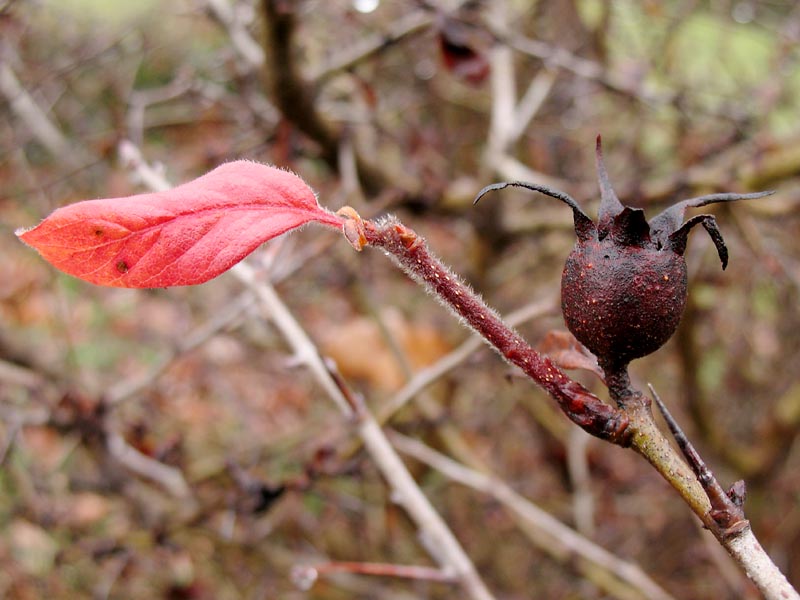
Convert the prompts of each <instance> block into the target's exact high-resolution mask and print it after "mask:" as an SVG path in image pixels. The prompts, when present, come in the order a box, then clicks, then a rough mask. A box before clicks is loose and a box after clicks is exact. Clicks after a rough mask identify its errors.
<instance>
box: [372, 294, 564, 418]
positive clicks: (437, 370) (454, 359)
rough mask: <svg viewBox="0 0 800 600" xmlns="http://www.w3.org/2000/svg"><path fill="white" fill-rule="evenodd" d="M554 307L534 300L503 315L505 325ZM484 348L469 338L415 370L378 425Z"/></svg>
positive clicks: (546, 301)
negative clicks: (429, 363)
mask: <svg viewBox="0 0 800 600" xmlns="http://www.w3.org/2000/svg"><path fill="white" fill-rule="evenodd" d="M554 308H555V299H553V298H545V299H543V300H538V301H536V302H532V303H531V304H529V305H527V306H523V307H522V308H520V309H518V310H515V311H513V312H511V313H509V314H508V315H507V316H506V322H507V323H509V324H510V325H511V326H512V327H516V326H518V325H521V324H522V323H524V322H526V321H530V320H532V319H536V318H538V317H541V316H543V315H545V314H547V313H548V312H550V311H552V310H554ZM485 345H486V342H485V341H484V339H483V338H482V337H480V336H479V335H473V336H471V337H469V338H468V339H467V340H466V341H464V342H462V343H461V345H460V346H458V348H456V349H455V350H453V351H451V352H450V353H449V354H447V355H445V356H443V357H442V358H440V359H439V360H438V361H437V362H436V363H435V364H433V365H431V366H429V367H426V368H424V369H420V370H419V371H417V372H416V373H415V374H414V376H413V377H412V378H411V379H409V380H408V381H407V382H406V384H405V385H404V386H403V387H402V388H401V389H400V390H399V391H397V392H396V393H395V394H394V395H393V396H392V397H391V398H390V399H389V400H388V401H387V402H386V404H385V405H384V406H382V407H381V408H380V410H379V413H378V422H380V423H386V422H388V421H389V420H390V419H391V417H392V415H394V414H395V413H396V412H398V411H399V410H400V409H401V408H402V407H403V406H405V405H406V404H407V403H408V401H409V400H411V398H413V397H414V396H415V395H417V394H418V393H419V392H420V391H422V390H423V389H425V388H426V387H428V386H429V385H431V384H432V383H434V382H435V381H436V380H437V379H439V378H440V377H442V376H443V375H445V374H446V373H447V372H449V371H451V370H453V369H455V368H456V367H457V366H458V365H460V364H461V363H463V362H464V361H465V360H467V358H469V357H470V356H471V355H472V354H474V353H475V352H477V351H478V350H480V349H481V348H483V347H485Z"/></svg>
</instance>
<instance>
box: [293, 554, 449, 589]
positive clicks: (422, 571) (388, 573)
mask: <svg viewBox="0 0 800 600" xmlns="http://www.w3.org/2000/svg"><path fill="white" fill-rule="evenodd" d="M334 573H354V574H356V575H376V576H379V577H399V578H402V579H418V580H424V581H440V582H443V583H452V581H453V575H452V574H450V573H447V572H445V571H443V570H442V569H435V568H432V567H422V566H417V565H394V564H386V563H367V562H345V561H335V562H327V563H319V564H316V565H303V566H298V567H295V568H293V569H292V580H293V581H295V582H297V583H298V585H299V586H300V587H301V588H302V589H310V587H311V584H313V583H314V582H315V581H316V580H317V579H319V577H320V575H330V574H334Z"/></svg>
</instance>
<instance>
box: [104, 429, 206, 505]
mask: <svg viewBox="0 0 800 600" xmlns="http://www.w3.org/2000/svg"><path fill="white" fill-rule="evenodd" d="M106 445H107V448H108V452H109V454H110V455H111V456H112V457H113V458H114V459H115V460H116V461H117V462H119V464H120V465H122V466H123V467H125V468H126V469H128V470H130V471H131V472H132V473H135V474H136V475H138V476H140V477H143V478H145V479H149V480H150V481H153V482H154V483H157V484H158V485H160V486H161V487H163V488H164V489H165V490H167V491H168V492H169V493H170V494H172V495H173V496H175V497H176V498H180V499H181V500H184V501H188V502H190V503H191V505H190V506H187V505H184V509H188V510H193V507H194V501H193V499H192V491H191V489H190V488H189V485H188V484H187V483H186V479H184V477H183V474H182V473H181V472H180V471H179V470H178V469H174V468H172V467H170V466H168V465H165V464H164V463H162V462H159V461H157V460H154V459H152V458H150V457H149V456H146V455H144V454H142V453H141V452H139V451H138V450H137V449H136V448H134V447H133V446H131V445H130V444H128V443H127V442H126V441H125V439H124V438H123V437H122V436H121V435H119V434H118V433H108V434H107V439H106Z"/></svg>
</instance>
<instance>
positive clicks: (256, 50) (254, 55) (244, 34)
mask: <svg viewBox="0 0 800 600" xmlns="http://www.w3.org/2000/svg"><path fill="white" fill-rule="evenodd" d="M205 1H206V4H207V5H208V8H209V10H210V11H211V14H212V16H213V17H214V18H215V19H216V20H217V21H218V22H219V23H220V24H221V25H222V26H223V27H224V28H225V30H226V31H227V32H228V37H230V39H231V43H232V44H233V47H234V48H235V49H236V52H237V53H238V54H239V56H241V57H242V58H243V59H244V61H245V63H247V65H248V66H249V67H250V68H251V69H253V70H258V69H260V68H261V67H262V65H263V64H264V60H265V58H264V49H263V48H262V47H261V46H259V44H258V42H257V41H256V40H254V39H253V36H251V35H250V32H249V31H247V28H246V27H245V24H244V23H243V22H242V20H241V19H240V18H239V14H238V13H237V11H236V8H235V7H233V6H231V5H230V3H229V2H228V0H205Z"/></svg>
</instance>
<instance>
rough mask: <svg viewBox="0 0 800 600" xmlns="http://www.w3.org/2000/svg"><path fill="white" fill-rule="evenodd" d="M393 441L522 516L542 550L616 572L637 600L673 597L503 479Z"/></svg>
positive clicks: (396, 437)
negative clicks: (529, 499) (631, 589)
mask: <svg viewBox="0 0 800 600" xmlns="http://www.w3.org/2000/svg"><path fill="white" fill-rule="evenodd" d="M390 440H391V442H392V444H394V445H395V446H396V447H397V448H398V449H399V450H400V451H401V452H402V453H404V454H407V455H409V456H413V457H414V458H416V459H417V460H419V461H420V462H423V463H425V464H426V465H428V466H429V467H431V468H433V469H436V470H437V471H439V472H440V473H442V474H443V475H444V476H445V477H447V478H448V479H451V480H453V481H457V482H458V483H461V484H462V485H466V486H468V487H471V488H473V489H475V490H478V491H480V492H482V493H485V494H488V495H490V496H491V497H493V498H494V499H495V500H497V501H498V502H500V503H501V504H503V506H505V507H506V508H507V509H508V510H509V511H511V512H513V513H514V514H516V515H517V516H518V517H520V519H522V521H523V522H524V523H525V524H526V525H527V526H529V527H531V528H533V530H534V531H535V532H536V534H537V535H535V536H530V538H531V539H532V540H536V541H537V545H539V548H540V549H542V550H544V551H546V552H548V553H551V554H553V555H555V556H559V557H562V558H563V557H565V556H569V555H576V556H579V557H581V559H583V560H586V561H588V562H589V563H591V564H592V565H595V566H599V567H601V568H602V569H603V570H605V571H609V572H611V573H613V574H614V575H615V576H616V577H618V578H619V579H620V580H622V581H624V582H625V583H627V584H628V585H630V586H632V587H633V588H634V589H635V590H636V591H637V594H636V597H640V598H649V599H651V600H655V599H659V600H668V599H670V598H672V596H670V595H669V594H667V593H666V592H665V591H664V590H663V589H662V588H661V587H660V586H659V585H658V584H656V583H655V582H654V581H653V580H652V579H650V578H649V577H648V576H647V575H646V574H645V573H644V572H643V571H642V570H641V569H640V568H639V567H638V566H637V565H634V564H632V563H630V562H627V561H624V560H622V559H620V558H619V557H618V556H615V555H614V554H612V553H610V552H608V551H607V550H605V549H603V548H601V547H600V546H598V545H596V544H595V543H594V542H592V541H591V540H589V539H587V538H585V537H583V536H582V535H580V534H579V533H577V532H576V531H574V530H573V529H570V528H569V527H567V526H566V525H564V524H563V523H561V522H560V521H558V520H557V519H555V518H553V517H552V516H550V515H549V514H547V513H546V512H545V511H543V510H542V509H540V508H539V507H538V506H536V505H535V504H533V503H532V502H530V501H528V500H526V499H525V498H523V497H522V496H520V495H519V494H517V493H516V492H515V491H514V490H513V489H511V488H510V487H509V486H508V485H507V484H506V483H505V482H503V481H502V480H500V479H498V478H496V477H492V476H490V475H486V474H483V473H479V472H477V471H475V470H472V469H468V468H467V467H465V466H463V465H460V464H458V463H456V462H455V461H453V460H451V459H449V458H447V457H446V456H443V455H441V454H439V453H438V452H436V451H434V450H433V449H431V448H429V447H428V446H426V445H425V444H423V443H422V442H419V441H417V440H415V439H412V438H409V437H407V436H404V435H401V434H399V433H397V432H391V434H390ZM581 570H582V571H583V573H584V574H586V575H589V573H590V572H591V566H588V565H583V566H582V567H581ZM600 579H602V578H600ZM598 584H599V582H598ZM613 589H614V592H615V595H616V594H618V593H619V589H618V588H616V587H614V588H613ZM619 597H623V596H619Z"/></svg>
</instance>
